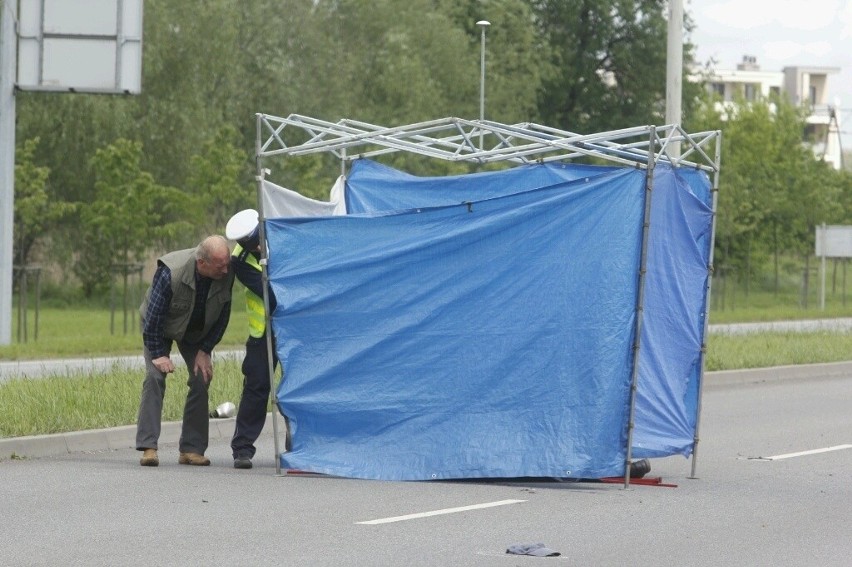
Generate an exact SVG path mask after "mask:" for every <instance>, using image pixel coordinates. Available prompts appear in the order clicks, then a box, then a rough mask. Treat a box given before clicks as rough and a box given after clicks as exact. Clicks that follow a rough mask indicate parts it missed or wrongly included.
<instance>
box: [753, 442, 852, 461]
mask: <svg viewBox="0 0 852 567" xmlns="http://www.w3.org/2000/svg"><path fill="white" fill-rule="evenodd" d="M843 449H852V445H835V446H834V447H825V448H823V449H812V450H810V451H799V452H798V453H786V454H784V455H775V456H772V457H764V459H766V460H767V461H780V460H781V459H791V458H793V457H804V456H805V455H817V454H819V453H829V452H831V451H841V450H843Z"/></svg>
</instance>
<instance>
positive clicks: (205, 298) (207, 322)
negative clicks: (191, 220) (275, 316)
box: [136, 235, 234, 467]
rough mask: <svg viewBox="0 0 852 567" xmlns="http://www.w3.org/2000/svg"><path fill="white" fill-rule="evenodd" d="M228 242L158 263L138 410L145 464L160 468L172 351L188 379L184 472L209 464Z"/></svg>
mask: <svg viewBox="0 0 852 567" xmlns="http://www.w3.org/2000/svg"><path fill="white" fill-rule="evenodd" d="M233 282H234V276H233V273H232V272H231V271H230V251H229V249H228V241H227V240H225V239H224V238H222V237H221V236H218V235H216V236H209V237H207V238H205V239H204V240H203V241H202V242H201V244H199V245H198V246H197V247H196V248H189V249H186V250H178V251H177V252H170V253H169V254H166V255H165V256H162V257H160V258H158V259H157V271H156V272H155V273H154V278H153V282H152V283H151V287H149V288H148V291H147V293H146V294H145V299H144V300H143V301H142V306H141V307H140V308H139V313H140V315H141V320H142V341H143V355H144V358H145V380H144V382H143V383H142V398H141V400H140V403H139V418H138V420H137V427H136V449H137V450H139V451H143V453H142V458H141V460H140V461H139V464H141V465H142V466H147V467H156V466H157V465H159V464H160V460H159V458H158V457H157V447H158V445H157V444H158V440H159V438H160V427H161V422H162V418H163V399H164V397H165V394H166V376H167V375H168V374H170V373H172V372H174V370H175V366H174V364H173V363H172V359H171V356H170V354H171V347H172V343H173V342H177V347H178V350H179V351H180V354H181V356H182V357H183V359H184V361H185V362H186V367H187V371H188V372H189V380H188V381H187V385H188V386H189V392H187V395H186V404H185V405H184V409H183V427H182V429H181V434H180V458H179V459H178V462H179V463H180V464H182V465H201V466H206V465H209V464H210V460H209V459H208V458H207V457H205V456H204V452H205V451H206V450H207V443H208V440H209V428H210V416H209V413H208V388H209V386H210V381H211V380H212V379H213V362H212V359H211V354H212V352H213V348H214V347H215V346H216V345H217V344H218V343H219V341H220V340H222V335H223V334H224V333H225V328H226V327H227V326H228V319H229V318H230V316H231V287H232V285H233Z"/></svg>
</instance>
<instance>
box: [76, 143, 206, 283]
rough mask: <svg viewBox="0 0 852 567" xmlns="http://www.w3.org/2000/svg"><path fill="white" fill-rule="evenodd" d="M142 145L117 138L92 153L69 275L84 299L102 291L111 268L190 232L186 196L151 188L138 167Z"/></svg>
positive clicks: (150, 181) (147, 175) (151, 183)
mask: <svg viewBox="0 0 852 567" xmlns="http://www.w3.org/2000/svg"><path fill="white" fill-rule="evenodd" d="M141 156H142V144H141V143H140V142H133V141H129V140H124V139H119V140H117V141H116V142H115V143H114V144H110V145H109V146H107V147H106V148H103V149H100V150H98V151H97V152H95V156H94V157H93V158H92V164H91V165H92V170H93V171H94V175H95V198H94V200H92V201H91V202H90V203H87V204H86V205H85V206H84V207H82V210H81V215H80V220H81V227H80V228H81V232H82V235H81V236H82V238H81V240H82V246H81V249H80V256H79V259H78V262H77V264H76V265H75V272H76V274H77V276H78V277H79V278H80V280H81V282H82V283H83V290H84V293H85V294H86V296H87V297H89V296H91V295H92V294H93V293H95V292H101V291H104V290H105V289H106V288H107V287H108V284H109V282H111V281H112V271H113V270H115V269H116V268H117V267H122V266H127V265H128V264H131V263H135V262H140V261H141V260H143V259H144V257H145V253H146V251H147V250H148V249H149V248H150V247H155V246H157V245H158V244H161V243H164V242H170V241H173V240H179V239H180V237H181V236H183V240H184V241H186V240H187V237H188V236H189V235H191V234H193V232H194V229H193V226H194V224H193V223H192V222H191V221H190V220H189V219H191V215H190V212H191V211H192V210H193V209H192V208H191V207H190V205H191V202H190V200H189V199H188V197H187V196H186V194H184V193H182V192H180V191H177V190H175V189H172V188H169V187H165V186H162V185H159V184H157V183H156V182H155V181H154V178H153V176H152V175H151V174H150V173H148V172H146V171H143V170H142V168H141Z"/></svg>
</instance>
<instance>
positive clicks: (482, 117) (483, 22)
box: [476, 20, 491, 151]
mask: <svg viewBox="0 0 852 567" xmlns="http://www.w3.org/2000/svg"><path fill="white" fill-rule="evenodd" d="M476 25H478V26H479V27H480V29H482V40H481V42H480V43H481V45H482V50H481V54H480V59H479V150H480V151H482V149H483V147H484V142H483V132H482V123H483V122H484V121H485V29H486V28H487V27H488V26H490V25H491V22H489V21H488V20H479V21H478V22H476Z"/></svg>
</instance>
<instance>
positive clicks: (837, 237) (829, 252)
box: [815, 225, 852, 258]
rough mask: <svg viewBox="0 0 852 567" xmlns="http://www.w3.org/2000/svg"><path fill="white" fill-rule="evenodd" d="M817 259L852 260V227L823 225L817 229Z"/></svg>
mask: <svg viewBox="0 0 852 567" xmlns="http://www.w3.org/2000/svg"><path fill="white" fill-rule="evenodd" d="M815 254H816V256H817V257H822V256H825V257H826V258H852V226H844V225H821V226H818V227H816V252H815Z"/></svg>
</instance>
